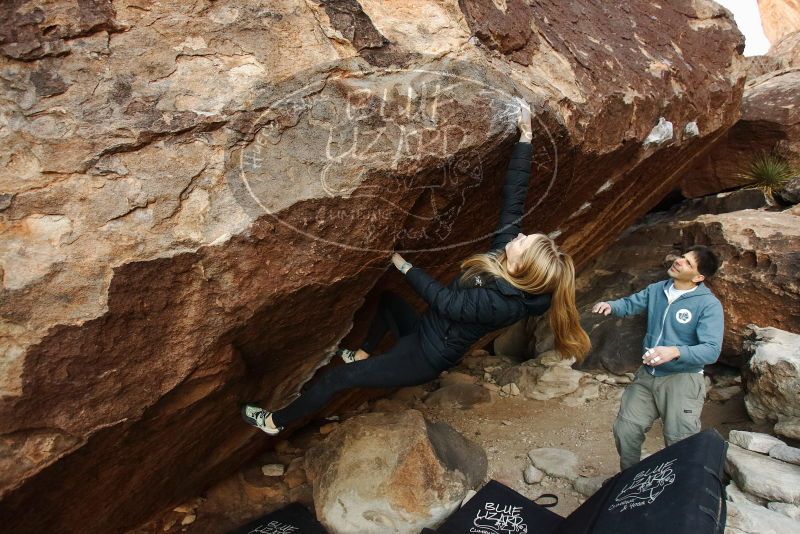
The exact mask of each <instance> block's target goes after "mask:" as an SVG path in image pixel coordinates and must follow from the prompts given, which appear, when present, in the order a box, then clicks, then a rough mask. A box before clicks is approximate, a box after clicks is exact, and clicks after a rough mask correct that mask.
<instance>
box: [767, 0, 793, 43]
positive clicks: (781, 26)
mask: <svg viewBox="0 0 800 534" xmlns="http://www.w3.org/2000/svg"><path fill="white" fill-rule="evenodd" d="M758 10H759V12H760V13H761V26H763V27H764V34H765V35H766V36H767V39H769V42H770V43H773V44H774V43H777V42H778V41H780V40H781V39H782V38H783V37H784V36H786V35H788V34H790V33H792V32H796V31H800V1H798V0H758Z"/></svg>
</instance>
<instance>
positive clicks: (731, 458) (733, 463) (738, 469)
mask: <svg viewBox="0 0 800 534" xmlns="http://www.w3.org/2000/svg"><path fill="white" fill-rule="evenodd" d="M725 471H726V472H727V473H728V474H729V475H730V476H731V478H732V479H733V480H734V481H736V485H737V486H739V487H740V488H741V489H742V490H744V491H746V492H747V493H750V494H752V495H755V496H756V497H760V498H762V499H765V500H767V501H777V502H785V503H790V504H800V466H797V465H793V464H789V463H786V462H781V461H779V460H774V459H772V458H770V457H769V456H765V455H763V454H759V453H757V452H752V451H748V450H746V449H742V448H741V447H737V446H736V445H733V444H731V445H729V446H728V453H727V456H726V459H725Z"/></svg>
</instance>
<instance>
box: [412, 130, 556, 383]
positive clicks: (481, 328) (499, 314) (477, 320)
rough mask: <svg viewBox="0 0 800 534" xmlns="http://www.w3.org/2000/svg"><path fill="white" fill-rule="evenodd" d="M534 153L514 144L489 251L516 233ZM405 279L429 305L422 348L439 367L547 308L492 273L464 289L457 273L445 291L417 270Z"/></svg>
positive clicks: (546, 299) (544, 298)
mask: <svg viewBox="0 0 800 534" xmlns="http://www.w3.org/2000/svg"><path fill="white" fill-rule="evenodd" d="M532 152H533V149H532V147H531V144H530V143H522V142H520V143H517V144H515V145H514V149H513V152H512V154H511V161H510V163H509V165H508V171H507V172H506V181H505V185H504V186H503V207H502V211H501V212H500V223H499V225H498V227H497V230H496V231H495V232H494V234H493V236H492V246H491V249H490V250H497V249H501V248H503V247H505V246H506V244H507V243H508V242H509V241H511V240H512V239H513V238H514V237H516V236H517V234H518V233H519V232H520V226H521V225H520V222H521V219H522V215H523V212H524V207H525V197H526V195H527V192H528V180H529V179H530V172H531V153H532ZM406 278H407V279H408V282H409V283H410V284H411V287H412V288H414V291H416V292H417V293H418V294H419V295H420V297H422V298H423V299H424V300H425V302H427V303H428V306H429V308H428V310H427V311H426V312H425V314H424V315H423V316H422V319H421V321H420V325H419V330H418V333H419V336H420V350H422V352H423V354H424V355H425V356H426V357H427V358H428V360H429V361H430V362H431V363H432V364H434V365H435V366H436V367H437V368H441V369H447V368H449V367H452V366H453V365H455V364H457V363H458V361H459V359H461V356H463V354H464V352H465V351H466V350H467V349H468V348H469V347H470V346H471V345H472V344H473V343H475V342H476V341H477V340H479V339H480V338H481V337H483V336H484V335H486V334H488V333H489V332H492V331H493V330H497V329H499V328H503V327H506V326H510V325H512V324H514V323H516V322H517V321H519V320H520V319H523V318H524V317H527V316H529V315H541V314H543V313H544V312H546V311H547V309H548V308H549V307H550V294H542V295H533V294H530V293H526V292H525V291H522V290H520V289H517V288H516V287H514V286H513V285H511V284H509V283H508V282H506V281H505V280H503V279H502V278H495V277H494V276H490V275H479V276H478V277H477V278H476V279H473V280H470V282H469V284H467V286H466V287H465V286H463V285H461V284H460V282H459V279H460V278H461V273H459V275H458V276H456V278H454V279H453V281H452V282H450V285H448V286H446V287H445V286H444V285H442V284H440V283H439V282H437V281H436V280H434V279H433V278H431V277H430V276H429V275H428V274H427V273H426V272H425V271H423V270H422V269H420V268H419V267H412V268H411V269H409V271H408V272H407V273H406Z"/></svg>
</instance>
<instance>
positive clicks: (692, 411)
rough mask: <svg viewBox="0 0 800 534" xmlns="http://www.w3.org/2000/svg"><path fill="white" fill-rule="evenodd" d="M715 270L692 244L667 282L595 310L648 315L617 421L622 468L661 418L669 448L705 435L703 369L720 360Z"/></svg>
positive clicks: (712, 259) (709, 256)
mask: <svg viewBox="0 0 800 534" xmlns="http://www.w3.org/2000/svg"><path fill="white" fill-rule="evenodd" d="M718 266H719V260H718V259H717V257H716V256H715V255H714V253H713V252H711V250H710V249H708V247H703V246H695V247H692V248H690V249H689V250H688V251H687V252H686V253H685V254H683V255H682V256H680V257H679V258H677V259H676V260H675V261H674V262H673V263H672V266H671V267H670V268H669V270H668V271H667V274H668V275H669V279H667V280H663V281H661V282H656V283H654V284H650V285H649V286H647V287H646V288H644V289H643V290H642V291H639V292H638V293H634V294H633V295H630V296H628V297H624V298H621V299H618V300H613V301H611V302H598V303H597V304H595V305H594V307H593V308H592V311H593V312H594V313H602V314H603V315H608V314H614V316H616V317H625V316H627V315H637V314H639V313H641V312H643V311H645V310H647V334H646V335H645V337H644V340H643V343H642V346H643V351H644V355H643V356H642V363H643V365H642V366H641V367H640V368H639V369H638V370H637V371H636V377H635V378H634V380H633V383H632V384H631V385H630V386H628V388H627V389H626V390H625V394H624V395H623V396H622V402H621V404H620V408H619V414H617V420H616V421H615V422H614V440H615V442H616V445H617V452H618V453H619V456H620V468H621V469H626V468H628V467H630V466H632V465H633V464H635V463H637V462H638V461H639V460H641V456H642V443H644V436H645V433H646V432H647V431H648V430H650V428H651V427H652V426H653V422H654V421H655V420H656V419H657V418H658V417H661V420H662V422H663V424H664V441H665V442H666V444H667V445H671V444H673V443H675V442H676V441H679V440H681V439H683V438H686V437H688V436H691V435H692V434H695V433H697V432H699V431H700V412H701V411H702V409H703V402H704V401H705V396H706V395H705V390H706V387H705V380H704V377H703V366H704V365H709V364H712V363H714V362H715V361H717V358H718V357H719V353H720V349H721V347H722V334H723V314H722V305H721V304H720V302H719V300H717V298H716V297H715V296H714V295H713V294H712V293H711V291H709V289H708V288H707V287H706V285H705V284H704V283H703V280H705V279H707V278H710V277H711V276H712V275H713V274H714V273H715V272H716V271H717V267H718Z"/></svg>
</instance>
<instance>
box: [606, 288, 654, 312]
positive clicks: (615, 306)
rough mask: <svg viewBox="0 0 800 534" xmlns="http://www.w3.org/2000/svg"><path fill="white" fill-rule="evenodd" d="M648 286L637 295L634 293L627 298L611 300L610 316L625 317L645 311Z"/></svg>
mask: <svg viewBox="0 0 800 534" xmlns="http://www.w3.org/2000/svg"><path fill="white" fill-rule="evenodd" d="M649 290H650V286H647V287H646V288H644V289H642V290H641V291H639V292H638V293H634V294H633V295H630V296H628V297H622V298H621V299H617V300H612V301H611V302H609V304H610V305H611V314H612V315H614V316H615V317H625V316H628V315H638V314H640V313H642V312H643V311H645V310H647V302H648V299H649V296H648V294H649Z"/></svg>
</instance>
